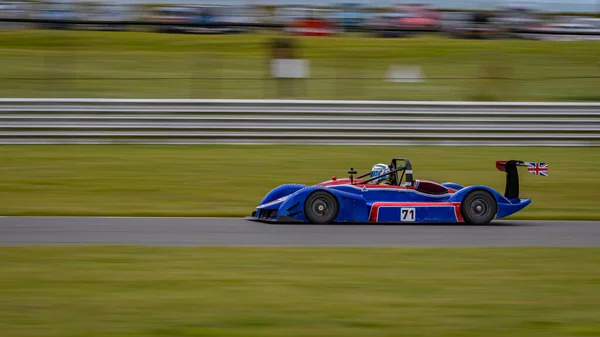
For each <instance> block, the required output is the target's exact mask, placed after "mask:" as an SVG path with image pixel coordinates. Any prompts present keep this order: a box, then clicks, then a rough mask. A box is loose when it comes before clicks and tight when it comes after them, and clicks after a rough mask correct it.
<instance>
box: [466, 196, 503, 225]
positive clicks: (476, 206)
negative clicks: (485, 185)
mask: <svg viewBox="0 0 600 337" xmlns="http://www.w3.org/2000/svg"><path fill="white" fill-rule="evenodd" d="M460 210H461V213H462V216H463V218H464V219H465V222H466V223H467V224H469V225H487V224H489V223H490V222H492V220H494V217H496V213H497V212H498V204H497V203H496V198H494V196H493V195H492V194H491V193H490V192H488V191H483V190H476V191H473V192H471V193H469V194H467V196H466V197H465V198H464V199H463V201H462V203H461V205H460Z"/></svg>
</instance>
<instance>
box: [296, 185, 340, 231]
mask: <svg viewBox="0 0 600 337" xmlns="http://www.w3.org/2000/svg"><path fill="white" fill-rule="evenodd" d="M339 210H340V206H339V203H338V201H337V198H336V197H335V196H333V195H332V194H331V193H329V192H326V191H315V192H313V193H311V194H310V195H309V196H308V198H306V201H305V203H304V214H305V215H306V218H307V219H308V221H309V222H310V223H315V224H328V223H332V222H333V220H335V218H337V216H338V213H339Z"/></svg>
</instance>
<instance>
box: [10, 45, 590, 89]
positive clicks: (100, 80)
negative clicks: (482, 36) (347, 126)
mask: <svg viewBox="0 0 600 337" xmlns="http://www.w3.org/2000/svg"><path fill="white" fill-rule="evenodd" d="M323 52H324V53H327V52H328V51H327V50H326V49H324V50H323ZM306 60H307V62H308V66H307V73H308V76H307V77H306V78H297V79H276V78H273V76H272V75H273V74H272V72H271V64H270V60H269V59H268V58H267V57H235V56H222V57H217V56H211V55H207V53H205V52H204V51H201V52H199V53H188V52H183V53H178V52H174V53H136V52H131V53H128V52H110V53H103V52H86V51H68V50H67V51H48V52H43V53H40V52H36V51H32V52H28V51H20V50H16V51H12V50H6V51H4V52H3V53H1V54H0V69H2V71H1V72H0V83H2V85H1V86H0V97H90V98H94V97H96V98H223V99H225V98H236V99H290V98H295V99H343V100H347V99H355V100H456V101H462V100H467V101H600V94H599V92H598V90H597V89H598V88H600V67H598V66H596V64H595V62H590V63H587V64H586V63H584V62H574V61H573V60H572V59H569V58H568V57H564V56H561V55H547V54H537V55H519V54H514V53H513V54H509V55H504V56H503V55H496V56H494V57H493V59H491V60H490V59H489V58H487V57H486V56H479V54H472V55H469V56H468V57H462V56H460V55H459V56H448V55H446V56H439V57H429V56H424V57H398V58H393V57H364V56H353V55H351V54H349V55H347V56H340V57H327V58H314V59H313V58H306Z"/></svg>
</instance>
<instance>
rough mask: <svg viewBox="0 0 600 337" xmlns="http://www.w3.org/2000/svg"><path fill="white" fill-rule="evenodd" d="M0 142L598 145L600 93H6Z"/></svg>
mask: <svg viewBox="0 0 600 337" xmlns="http://www.w3.org/2000/svg"><path fill="white" fill-rule="evenodd" d="M0 143H2V144H62V143H64V144H76V143H85V144H109V143H138V144H140V143H141V144H153V143H156V144H357V145H368V144H377V145H405V144H424V145H507V146H527V145H535V146H599V145H600V103H580V104H577V103H530V104H527V103H475V102H430V103H426V102H382V101H362V102H361V101H305V100H300V101H298V100H142V99H139V100H118V99H108V100H102V99H4V100H0Z"/></svg>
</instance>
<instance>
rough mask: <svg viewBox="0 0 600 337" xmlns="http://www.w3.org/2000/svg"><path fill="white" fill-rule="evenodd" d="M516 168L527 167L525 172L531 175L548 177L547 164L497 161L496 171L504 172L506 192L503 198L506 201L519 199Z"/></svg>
mask: <svg viewBox="0 0 600 337" xmlns="http://www.w3.org/2000/svg"><path fill="white" fill-rule="evenodd" d="M518 166H525V167H527V171H528V172H529V173H531V174H535V175H540V176H544V177H547V176H548V164H546V163H536V162H525V161H522V160H498V161H496V169H498V171H501V172H506V190H505V191H504V196H505V197H506V198H507V199H515V198H518V197H519V172H518V171H517V167H518Z"/></svg>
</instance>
